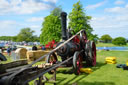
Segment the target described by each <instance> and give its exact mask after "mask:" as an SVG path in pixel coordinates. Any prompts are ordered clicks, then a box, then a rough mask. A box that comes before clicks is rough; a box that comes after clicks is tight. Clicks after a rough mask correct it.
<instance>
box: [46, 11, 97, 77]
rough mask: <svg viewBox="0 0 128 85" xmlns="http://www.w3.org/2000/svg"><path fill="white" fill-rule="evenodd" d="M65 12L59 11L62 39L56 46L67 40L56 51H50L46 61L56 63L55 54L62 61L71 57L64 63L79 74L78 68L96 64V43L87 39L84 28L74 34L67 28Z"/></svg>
mask: <svg viewBox="0 0 128 85" xmlns="http://www.w3.org/2000/svg"><path fill="white" fill-rule="evenodd" d="M66 17H67V13H66V12H62V13H61V25H62V29H61V30H62V41H61V42H59V43H58V44H57V45H56V47H58V46H59V45H61V44H63V43H64V42H65V41H67V40H69V39H70V41H69V42H67V43H66V44H64V45H63V46H62V47H60V48H59V49H58V50H56V52H53V53H51V54H50V55H49V56H48V57H47V59H46V62H47V63H53V64H56V63H57V61H58V59H57V55H59V56H60V57H61V60H62V62H63V61H65V60H66V59H68V58H70V57H73V59H72V60H70V61H69V62H67V63H65V66H68V67H69V66H73V69H74V73H75V74H76V75H78V74H80V69H81V68H82V67H84V66H95V65H96V45H95V43H94V42H93V41H90V40H88V39H87V35H86V32H85V30H82V31H81V32H80V34H76V35H74V36H75V37H74V38H72V39H71V37H73V35H72V32H73V30H70V29H67V28H66V27H67V26H66Z"/></svg>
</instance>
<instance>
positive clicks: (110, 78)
mask: <svg viewBox="0 0 128 85" xmlns="http://www.w3.org/2000/svg"><path fill="white" fill-rule="evenodd" d="M107 56H115V57H117V64H120V63H126V60H128V52H126V51H122V52H121V51H98V52H97V65H96V66H95V67H92V69H93V73H91V74H86V73H82V74H81V75H74V74H73V73H72V69H70V68H68V69H66V68H64V69H59V70H58V71H57V81H58V83H57V85H72V84H73V83H77V85H127V84H128V80H127V79H128V70H123V69H121V68H116V64H105V57H107ZM47 75H48V74H47ZM46 85H50V84H46Z"/></svg>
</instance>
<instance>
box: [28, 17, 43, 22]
mask: <svg viewBox="0 0 128 85" xmlns="http://www.w3.org/2000/svg"><path fill="white" fill-rule="evenodd" d="M43 20H44V17H32V18H30V19H28V20H26V21H27V22H39V21H41V22H42V21H43Z"/></svg>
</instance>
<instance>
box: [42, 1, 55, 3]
mask: <svg viewBox="0 0 128 85" xmlns="http://www.w3.org/2000/svg"><path fill="white" fill-rule="evenodd" d="M44 1H46V2H52V3H56V2H57V0H44Z"/></svg>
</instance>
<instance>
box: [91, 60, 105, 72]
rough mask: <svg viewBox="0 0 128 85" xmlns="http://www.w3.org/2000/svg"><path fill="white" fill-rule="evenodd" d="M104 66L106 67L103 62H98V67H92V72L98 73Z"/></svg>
mask: <svg viewBox="0 0 128 85" xmlns="http://www.w3.org/2000/svg"><path fill="white" fill-rule="evenodd" d="M104 65H106V64H105V63H102V62H97V63H96V66H94V67H92V70H93V71H96V70H98V69H100V68H101V67H102V66H104Z"/></svg>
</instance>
